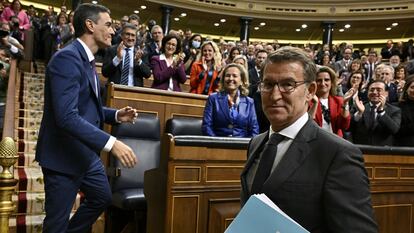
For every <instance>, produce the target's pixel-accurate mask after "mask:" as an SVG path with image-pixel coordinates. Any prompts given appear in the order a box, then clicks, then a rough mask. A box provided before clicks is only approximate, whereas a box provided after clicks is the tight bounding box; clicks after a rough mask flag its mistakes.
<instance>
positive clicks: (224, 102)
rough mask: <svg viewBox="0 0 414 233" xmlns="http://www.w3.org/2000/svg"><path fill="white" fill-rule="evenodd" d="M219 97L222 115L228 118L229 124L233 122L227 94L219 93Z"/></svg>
mask: <svg viewBox="0 0 414 233" xmlns="http://www.w3.org/2000/svg"><path fill="white" fill-rule="evenodd" d="M217 97H218V100H219V105H220V109H221V111H222V113H223V114H224V117H225V118H226V120H227V121H228V122H232V120H231V118H230V112H229V104H228V100H227V94H226V93H225V92H220V93H218V95H217Z"/></svg>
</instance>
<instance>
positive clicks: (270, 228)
mask: <svg viewBox="0 0 414 233" xmlns="http://www.w3.org/2000/svg"><path fill="white" fill-rule="evenodd" d="M224 233H309V231H307V230H306V229H305V228H303V227H302V226H301V225H299V224H298V223H297V222H295V221H294V220H293V219H291V218H290V217H289V216H287V215H286V214H285V213H284V212H283V211H282V210H281V209H279V207H277V206H276V205H275V204H274V203H273V202H272V201H271V200H270V199H269V198H268V197H267V196H266V195H265V194H258V195H252V196H251V197H250V198H249V200H247V202H246V204H245V205H244V206H243V208H242V209H241V210H240V212H239V214H238V215H237V216H236V218H235V219H234V220H233V222H232V223H231V224H230V226H229V227H228V228H227V230H226V231H225V232H224Z"/></svg>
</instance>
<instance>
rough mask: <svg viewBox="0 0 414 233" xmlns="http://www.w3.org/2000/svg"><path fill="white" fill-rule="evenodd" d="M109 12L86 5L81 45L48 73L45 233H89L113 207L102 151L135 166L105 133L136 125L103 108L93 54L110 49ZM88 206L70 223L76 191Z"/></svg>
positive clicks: (125, 113) (128, 115)
mask: <svg viewBox="0 0 414 233" xmlns="http://www.w3.org/2000/svg"><path fill="white" fill-rule="evenodd" d="M111 22H112V21H111V18H110V16H109V10H108V9H107V8H106V7H103V6H100V5H96V4H82V5H80V6H79V7H78V8H77V10H76V11H75V15H74V27H75V31H76V35H75V36H76V37H77V39H76V40H75V41H74V42H72V44H70V45H68V46H66V47H65V48H63V49H61V50H59V51H58V52H57V53H56V54H55V55H54V56H53V58H52V59H51V60H50V62H49V65H48V66H47V69H46V79H45V98H44V113H43V119H42V123H41V127H40V132H39V139H38V141H37V150H36V161H38V162H39V164H40V166H41V167H42V171H43V175H44V187H45V195H46V199H45V211H46V218H45V220H44V222H43V232H48V233H55V232H56V233H61V232H88V230H90V227H91V226H92V224H93V223H94V222H95V220H96V219H97V218H98V217H99V215H100V214H101V213H102V211H104V209H105V208H106V207H107V206H108V205H109V204H110V203H111V189H110V187H109V183H108V179H107V177H106V174H105V171H104V167H103V164H102V162H101V160H100V158H99V153H100V152H101V151H107V152H111V154H112V155H114V156H115V157H116V158H117V159H119V160H120V162H121V163H122V164H123V165H124V166H126V167H133V166H134V165H135V164H136V157H135V155H134V153H133V151H132V150H131V148H129V147H128V146H127V145H125V144H123V143H122V142H121V141H118V140H117V139H116V138H115V137H113V136H111V135H109V134H107V133H106V132H104V131H103V130H102V127H103V124H104V122H105V123H116V122H133V121H134V119H135V117H136V110H135V109H132V108H131V107H125V108H123V109H120V110H118V111H116V110H115V109H108V108H104V107H102V103H101V100H100V98H99V96H100V95H99V88H98V79H97V75H96V70H95V67H94V65H95V64H94V53H96V52H97V51H98V49H99V48H106V47H109V46H110V45H111V37H112V35H113V33H114V32H113V29H112V27H111ZM79 190H80V191H82V192H83V194H84V195H85V200H84V201H83V202H82V204H81V206H80V207H79V209H78V210H77V211H76V213H75V214H74V215H73V216H72V218H71V219H70V220H69V216H70V212H71V210H72V207H73V203H74V201H75V199H76V194H77V192H78V191H79Z"/></svg>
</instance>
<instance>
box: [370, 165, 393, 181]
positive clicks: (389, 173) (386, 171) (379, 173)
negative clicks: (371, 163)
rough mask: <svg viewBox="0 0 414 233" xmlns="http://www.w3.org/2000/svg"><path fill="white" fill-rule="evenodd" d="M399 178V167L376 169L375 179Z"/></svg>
mask: <svg viewBox="0 0 414 233" xmlns="http://www.w3.org/2000/svg"><path fill="white" fill-rule="evenodd" d="M398 177H399V173H398V167H375V169H374V178H375V179H396V178H398Z"/></svg>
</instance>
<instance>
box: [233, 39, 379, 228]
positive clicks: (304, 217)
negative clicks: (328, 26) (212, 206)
mask: <svg viewBox="0 0 414 233" xmlns="http://www.w3.org/2000/svg"><path fill="white" fill-rule="evenodd" d="M263 71H264V72H263V81H262V82H261V84H260V85H259V90H260V91H261V96H262V106H263V111H264V113H265V115H266V116H267V118H268V119H269V121H270V124H271V127H270V129H269V131H267V132H265V133H263V134H260V135H258V136H256V137H254V138H253V139H252V140H251V142H250V145H249V148H248V160H247V162H246V165H245V168H244V170H243V172H242V174H241V184H242V193H241V201H242V204H244V203H245V202H246V201H247V199H248V198H249V196H250V195H253V194H255V193H264V194H266V195H267V196H268V197H269V198H270V199H271V200H272V201H273V202H274V203H275V204H276V205H278V206H279V207H280V208H281V209H282V210H283V211H284V212H285V213H286V214H288V215H289V216H290V217H291V218H293V219H294V220H295V221H296V222H298V223H299V224H300V225H302V226H303V227H304V228H306V229H307V230H308V231H310V232H312V233H315V232H335V233H345V232H367V233H368V232H378V229H377V224H376V222H375V220H374V216H373V209H372V205H371V198H370V191H369V181H368V177H367V173H366V170H365V167H364V159H363V156H362V153H361V151H360V150H359V149H358V148H357V147H355V146H354V145H352V144H351V143H349V142H347V141H345V140H343V139H342V138H339V137H337V136H335V135H333V134H331V133H329V132H327V131H325V130H323V129H321V128H319V126H317V125H316V124H315V123H314V122H313V120H312V119H310V118H309V115H308V113H307V110H308V103H309V101H310V100H311V99H312V97H313V95H314V94H315V92H316V83H315V79H316V66H315V64H314V63H313V61H312V60H311V59H310V58H309V57H308V56H307V54H306V53H305V52H303V51H302V50H301V49H298V48H293V47H282V48H280V49H278V50H277V51H276V52H274V53H271V54H269V55H268V58H267V60H266V62H265V64H264V69H263ZM269 165H270V166H269Z"/></svg>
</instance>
